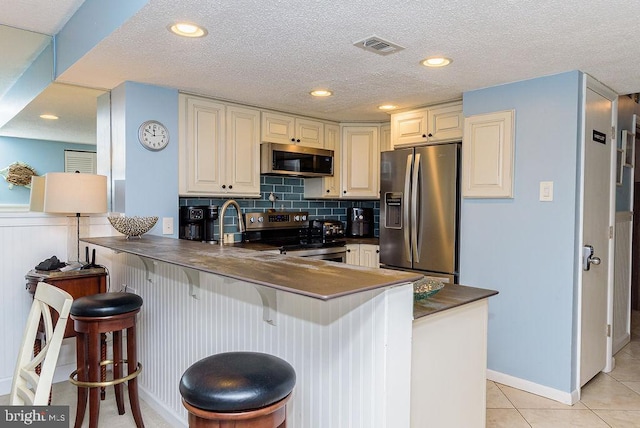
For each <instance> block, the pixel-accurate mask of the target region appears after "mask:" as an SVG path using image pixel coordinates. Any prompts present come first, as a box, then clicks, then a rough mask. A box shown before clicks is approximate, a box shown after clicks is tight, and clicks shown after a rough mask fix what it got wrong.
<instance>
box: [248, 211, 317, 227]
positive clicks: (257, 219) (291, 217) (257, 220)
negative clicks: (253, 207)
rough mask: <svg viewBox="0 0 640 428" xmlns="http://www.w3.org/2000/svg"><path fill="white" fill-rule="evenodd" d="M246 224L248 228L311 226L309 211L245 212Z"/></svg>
mask: <svg viewBox="0 0 640 428" xmlns="http://www.w3.org/2000/svg"><path fill="white" fill-rule="evenodd" d="M244 224H245V226H246V228H247V230H257V229H258V230H259V229H287V228H299V227H308V226H309V213H308V212H304V211H300V212H287V211H272V212H266V213H245V214H244Z"/></svg>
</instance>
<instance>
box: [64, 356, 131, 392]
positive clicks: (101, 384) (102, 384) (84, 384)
mask: <svg viewBox="0 0 640 428" xmlns="http://www.w3.org/2000/svg"><path fill="white" fill-rule="evenodd" d="M124 363H127V360H120V361H117V362H116V361H113V360H104V361H100V365H101V366H106V365H109V364H124ZM78 370H79V369H78ZM78 370H74V371H73V372H71V374H70V375H69V382H71V383H72V384H73V385H76V386H78V387H80V388H97V387H105V386H112V385H117V384H119V383H123V382H126V381H128V380H131V379H133V378H134V377H136V376H138V375H139V374H140V373H141V372H142V364H140V363H138V368H137V369H136V371H134V372H133V373H129V374H128V375H127V376H124V377H121V378H118V379H112V380H107V381H104V382H89V381H82V380H77V379H76V376H77V375H78Z"/></svg>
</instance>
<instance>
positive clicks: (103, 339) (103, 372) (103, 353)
mask: <svg viewBox="0 0 640 428" xmlns="http://www.w3.org/2000/svg"><path fill="white" fill-rule="evenodd" d="M106 359H107V335H106V334H105V333H101V334H100V361H104V360H106ZM106 380H107V366H102V367H100V381H101V382H104V381H106ZM106 390H107V389H106V388H105V387H104V386H103V387H101V388H100V399H101V400H104V399H105V398H106V396H107V392H106ZM120 414H122V413H120Z"/></svg>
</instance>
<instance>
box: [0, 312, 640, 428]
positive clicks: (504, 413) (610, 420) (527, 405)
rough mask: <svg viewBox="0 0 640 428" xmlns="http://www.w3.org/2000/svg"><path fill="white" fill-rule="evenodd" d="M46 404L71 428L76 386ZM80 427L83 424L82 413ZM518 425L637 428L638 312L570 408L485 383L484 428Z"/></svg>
mask: <svg viewBox="0 0 640 428" xmlns="http://www.w3.org/2000/svg"><path fill="white" fill-rule="evenodd" d="M125 393H126V388H125ZM8 402H9V397H8V396H7V395H4V396H0V405H6V404H8ZM125 403H126V404H125V410H126V413H125V414H124V415H122V416H120V415H118V412H117V410H116V404H115V398H114V396H113V388H109V389H108V390H107V398H106V400H105V401H103V402H101V405H100V423H99V425H100V426H108V427H109V428H134V427H135V423H134V421H133V417H132V416H131V410H130V407H129V401H128V398H126V397H125ZM52 404H56V405H68V406H69V412H70V415H71V420H70V421H69V426H73V419H74V417H75V412H76V388H75V387H74V386H73V385H71V384H70V383H69V382H61V383H57V384H55V385H54V386H53V401H52ZM140 407H141V410H142V416H143V418H144V421H145V426H147V427H153V428H171V425H170V424H169V423H168V422H166V421H165V420H163V419H162V417H161V416H160V415H159V414H158V413H156V412H155V411H154V410H153V409H152V408H151V407H149V406H148V405H147V404H146V403H145V402H144V400H141V402H140ZM87 413H88V410H87ZM82 426H83V427H86V426H88V415H87V417H85V421H84V424H83V425H82ZM521 427H522V428H530V427H532V428H564V427H583V428H596V427H604V428H606V427H612V428H640V312H634V315H633V318H632V326H631V342H630V343H629V344H627V345H626V346H625V347H624V348H623V349H622V350H620V352H618V353H617V354H616V368H615V369H614V370H613V371H612V372H611V373H600V374H598V375H597V376H596V377H595V378H594V379H593V380H591V381H590V382H589V383H587V385H585V387H584V388H583V389H582V397H581V399H580V401H579V402H578V403H576V404H574V405H573V406H567V405H565V404H561V403H558V402H556V401H553V400H549V399H547V398H543V397H540V396H537V395H534V394H530V393H528V392H524V391H521V390H518V389H515V388H511V387H508V386H506V385H501V384H498V383H495V382H491V381H487V428H521ZM456 428H458V427H456ZM460 428H462V427H460Z"/></svg>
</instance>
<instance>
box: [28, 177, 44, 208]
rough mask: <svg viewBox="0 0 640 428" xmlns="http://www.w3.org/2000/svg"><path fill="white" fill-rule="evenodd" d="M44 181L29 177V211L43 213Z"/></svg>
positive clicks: (41, 178) (40, 178)
mask: <svg viewBox="0 0 640 428" xmlns="http://www.w3.org/2000/svg"><path fill="white" fill-rule="evenodd" d="M44 181H45V178H44V177H41V176H37V175H33V176H31V194H30V195H29V211H38V212H42V211H44Z"/></svg>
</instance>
